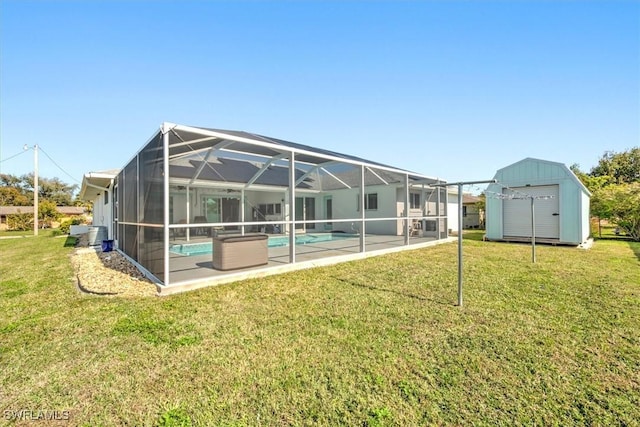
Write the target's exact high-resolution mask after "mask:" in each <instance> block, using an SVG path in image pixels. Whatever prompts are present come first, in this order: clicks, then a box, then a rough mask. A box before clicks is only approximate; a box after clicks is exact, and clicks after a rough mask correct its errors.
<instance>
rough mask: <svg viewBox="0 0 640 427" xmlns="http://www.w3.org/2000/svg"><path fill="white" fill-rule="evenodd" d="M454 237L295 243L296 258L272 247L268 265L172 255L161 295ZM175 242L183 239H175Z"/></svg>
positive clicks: (160, 290)
mask: <svg viewBox="0 0 640 427" xmlns="http://www.w3.org/2000/svg"><path fill="white" fill-rule="evenodd" d="M454 240H455V239H454V238H448V239H440V240H436V239H435V238H434V237H411V238H410V241H409V245H405V244H404V237H403V236H380V235H370V236H366V252H360V240H359V238H358V237H354V238H349V239H341V240H332V241H325V242H317V243H308V244H299V245H296V262H295V263H293V264H291V263H289V247H288V246H282V247H272V248H269V249H268V251H269V263H268V264H267V265H263V266H258V267H251V268H245V269H238V270H233V271H219V270H215V269H214V268H213V263H212V255H211V254H205V255H192V256H184V255H178V254H174V253H171V255H170V261H169V262H170V264H169V265H170V284H169V285H168V286H158V294H159V295H168V294H173V293H178V292H183V291H187V290H192V289H197V288H201V287H206V286H214V285H219V284H223V283H229V282H232V281H236V280H242V279H249V278H255V277H264V276H268V275H272V274H279V273H284V272H287V271H295V270H300V269H304V268H310V267H316V266H321V265H331V264H336V263H339V262H344V261H348V260H353V259H361V258H366V257H370V256H378V255H383V254H386V253H391V252H397V251H402V250H407V249H417V248H421V247H426V246H432V245H436V244H440V243H447V242H451V241H454ZM208 241H210V239H208V238H207V239H204V238H199V239H193V240H191V241H190V242H189V243H203V242H208ZM172 243H184V242H183V241H174V242H172Z"/></svg>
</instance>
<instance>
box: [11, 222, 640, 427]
mask: <svg viewBox="0 0 640 427" xmlns="http://www.w3.org/2000/svg"><path fill="white" fill-rule="evenodd" d="M480 235H481V234H480V233H470V234H468V235H467V236H468V237H469V239H467V240H466V241H465V247H464V253H465V299H464V301H465V306H464V307H456V306H455V305H454V303H455V301H456V286H457V281H456V271H457V270H456V259H457V257H456V253H457V247H456V245H455V244H446V245H440V246H437V247H433V248H427V249H420V250H414V251H408V252H404V253H397V254H392V255H386V256H383V257H375V258H369V259H366V260H362V261H354V262H349V263H345V264H340V265H336V266H331V267H326V268H317V269H312V270H306V271H298V272H294V273H291V274H283V275H279V276H271V277H268V278H263V279H256V280H248V281H243V282H237V283H234V284H229V285H224V286H220V287H216V288H209V289H202V290H199V291H195V292H191V293H185V294H180V295H175V296H171V297H165V298H139V299H122V298H113V297H97V296H89V295H83V294H80V293H79V292H78V291H77V290H76V289H75V288H74V284H73V282H72V280H71V278H72V269H71V265H70V262H69V259H68V256H69V254H70V253H71V251H72V248H71V247H65V242H66V240H65V239H64V238H62V239H61V238H52V237H47V236H41V237H37V238H28V239H15V240H14V239H12V240H0V309H1V313H2V315H1V316H0V366H1V367H2V370H1V373H0V410H2V411H3V413H2V414H1V415H2V416H3V418H2V419H1V420H0V423H2V422H8V421H7V420H6V419H5V417H6V414H7V412H6V411H20V410H31V411H38V410H43V411H59V412H60V411H69V414H70V417H71V421H70V423H71V425H92V426H93V425H124V424H127V425H202V426H208V425H316V424H319V425H341V424H342V425H368V426H379V425H425V424H426V425H429V424H435V425H443V424H452V425H470V424H477V425H497V424H498V425H518V424H521V425H533V424H536V425H638V420H639V419H640V409H639V408H640V244H638V243H629V242H619V241H599V242H597V243H596V244H595V246H594V247H593V248H592V249H591V250H589V251H583V250H577V249H572V248H563V247H551V246H543V245H538V247H537V258H538V263H537V264H531V263H530V254H531V252H530V247H529V246H527V245H515V244H503V243H486V242H481V241H479V236H480ZM39 425H40V424H39ZM41 425H46V424H41Z"/></svg>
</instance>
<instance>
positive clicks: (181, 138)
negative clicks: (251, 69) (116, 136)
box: [151, 123, 439, 181]
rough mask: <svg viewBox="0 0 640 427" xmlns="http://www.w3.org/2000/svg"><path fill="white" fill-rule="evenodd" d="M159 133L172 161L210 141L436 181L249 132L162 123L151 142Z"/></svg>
mask: <svg viewBox="0 0 640 427" xmlns="http://www.w3.org/2000/svg"><path fill="white" fill-rule="evenodd" d="M163 132H164V133H168V135H169V147H170V149H171V153H172V157H174V158H175V157H178V156H180V154H184V155H190V154H191V153H193V152H194V151H198V150H206V149H210V148H211V147H212V142H213V146H217V147H221V148H219V150H221V151H230V152H235V153H244V154H247V155H250V156H257V157H262V158H274V157H277V156H280V155H282V154H283V153H290V152H293V153H294V156H295V161H296V162H301V163H304V164H307V165H323V164H327V163H330V162H335V161H338V162H344V163H348V164H353V165H365V166H371V167H375V168H376V169H381V170H387V171H391V172H399V173H402V174H407V173H408V174H409V175H410V179H412V180H422V179H426V180H431V181H439V180H438V179H437V178H433V177H429V176H426V175H421V174H417V173H415V172H411V171H407V170H404V169H399V168H396V167H393V166H389V165H385V164H383V163H378V162H374V161H371V160H366V159H363V158H361V157H357V156H351V155H348V154H343V153H338V152H335V151H331V150H324V149H321V148H316V147H311V146H308V145H304V144H298V143H295V142H291V141H285V140H282V139H278V138H273V137H268V136H264V135H259V134H255V133H250V132H244V131H236V130H225V129H214V128H202V127H194V126H184V125H178V124H174V123H164V124H163V125H162V127H161V129H160V131H159V132H158V133H156V134H155V136H154V137H152V138H151V139H153V138H155V137H158V136H159V135H162V134H163Z"/></svg>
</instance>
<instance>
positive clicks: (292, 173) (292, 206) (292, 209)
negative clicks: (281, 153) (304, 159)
mask: <svg viewBox="0 0 640 427" xmlns="http://www.w3.org/2000/svg"><path fill="white" fill-rule="evenodd" d="M295 262H296V159H295V153H294V152H293V151H292V152H291V154H290V156H289V263H291V264H294V263H295Z"/></svg>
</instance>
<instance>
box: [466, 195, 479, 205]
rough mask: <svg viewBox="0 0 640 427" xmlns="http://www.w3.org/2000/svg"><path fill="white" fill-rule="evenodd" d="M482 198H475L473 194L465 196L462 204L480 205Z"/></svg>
mask: <svg viewBox="0 0 640 427" xmlns="http://www.w3.org/2000/svg"><path fill="white" fill-rule="evenodd" d="M480 200H481V199H480V197H478V196H474V195H472V194H463V195H462V204H465V203H478V202H479V201H480Z"/></svg>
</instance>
